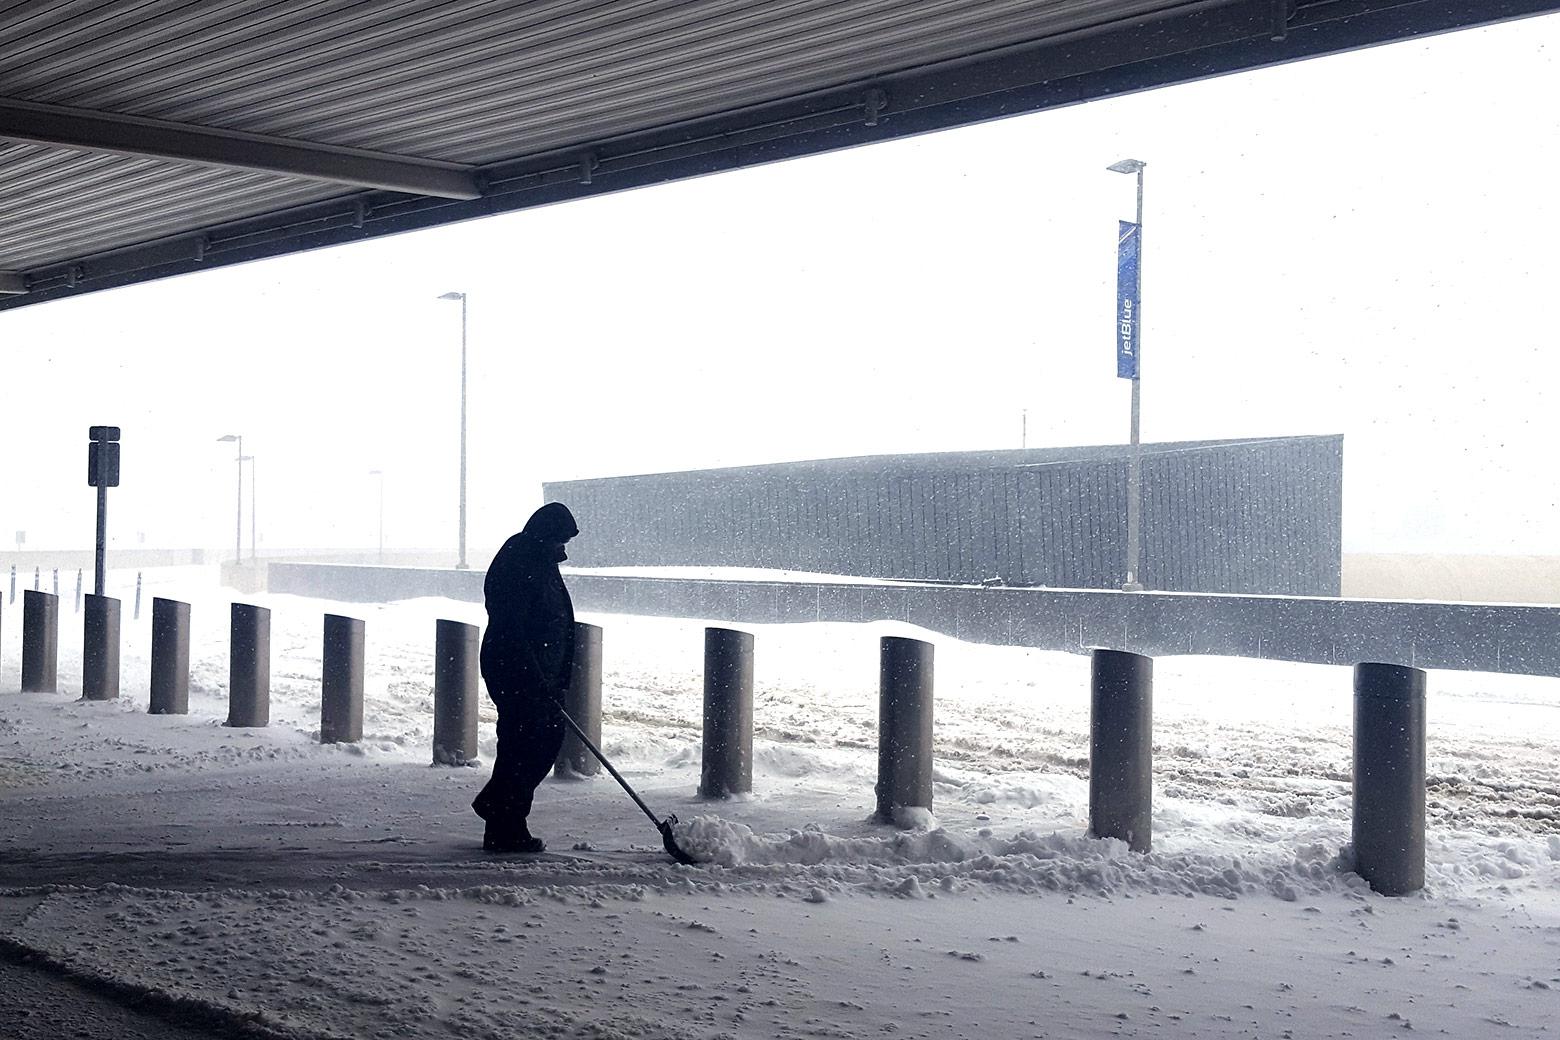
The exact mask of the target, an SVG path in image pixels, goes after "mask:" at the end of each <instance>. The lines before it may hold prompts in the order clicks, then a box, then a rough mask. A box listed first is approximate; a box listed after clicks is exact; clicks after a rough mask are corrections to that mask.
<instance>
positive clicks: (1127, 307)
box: [1116, 220, 1143, 379]
mask: <svg viewBox="0 0 1560 1040" xmlns="http://www.w3.org/2000/svg"><path fill="white" fill-rule="evenodd" d="M1142 230H1143V227H1142V225H1141V224H1134V223H1132V222H1131V221H1130V220H1123V221H1121V228H1120V237H1119V242H1118V244H1117V247H1116V375H1117V377H1118V378H1121V379H1136V378H1137V377H1138V343H1139V336H1138V321H1139V314H1138V312H1139V310H1140V309H1141V303H1140V301H1139V300H1138V259H1139V257H1138V249H1139V246H1140V243H1141V242H1142V238H1141V233H1142Z"/></svg>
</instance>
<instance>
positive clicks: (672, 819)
mask: <svg viewBox="0 0 1560 1040" xmlns="http://www.w3.org/2000/svg"><path fill="white" fill-rule="evenodd" d="M553 707H555V708H557V709H558V714H559V715H561V716H562V717H563V721H564V722H567V723H568V724H569V728H570V729H572V730H573V731H574V735H575V736H576V737H579V738H580V743H582V744H584V745H585V746H586V747H588V748H590V753H591V754H593V755H595V756H596V760H597V761H599V762H600V763H601V764H602V765H604V766H606V767H607V772H609V773H611V774H612V779H614V780H616V781H617V782H618V783H619V784H621V785H622V787H623V790H625V791H627V792H628V796H629V797H630V798H632V799H633V800H634V804H635V805H637V806H639V808H640V809H642V810H643V811H644V814H645V815H646V816H648V817H650V822H651V823H653V824H655V829H656V830H658V831H660V832H661V844H662V845H664V846H666V851H667V852H668V853H670V854H671V857H672V858H673V859H675V860H676V861H677V862H679V863H686V864H687V865H688V866H690V867H696V866H698V865H699V860H696V859H694V858H693V857H692V856H690V855H688V853H686V852H684V851H683V850H682V848H681V847H680V846H679V845H678V844H677V838H676V837H675V836H674V835H673V834H672V827H674V826H675V825H676V823H677V816H676V815H675V814H673V815H671V816H668V817H667V818H666V819H664V820H658V819H656V818H655V813H653V812H651V811H650V807H649V806H648V805H646V804H645V800H644V799H643V798H641V797H639V795H638V793H637V792H635V790H634V789H633V788H632V787H630V786H628V781H627V780H624V779H623V774H622V773H619V772H618V771H617V770H616V769H613V768H612V763H611V762H608V761H607V756H606V755H603V754H602V753H601V749H600V748H599V747H597V746H596V745H595V744H593V743H591V739H590V738H589V737H587V736H586V735H585V731H584V730H582V729H580V726H579V723H577V722H575V721H574V720H573V719H571V718H570V717H569V713H568V712H566V711H564V710H563V705H561V704H559V703H558V702H557V701H553Z"/></svg>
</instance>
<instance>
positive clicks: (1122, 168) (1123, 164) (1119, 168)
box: [1105, 159, 1148, 173]
mask: <svg viewBox="0 0 1560 1040" xmlns="http://www.w3.org/2000/svg"><path fill="white" fill-rule="evenodd" d="M1147 165H1148V163H1146V162H1144V161H1143V160H1141V159H1123V160H1121V161H1120V162H1113V163H1111V164H1110V165H1109V166H1107V167H1105V168H1106V169H1107V170H1109V171H1110V172H1111V173H1137V172H1139V171H1140V170H1142V169H1143V167H1145V166H1147Z"/></svg>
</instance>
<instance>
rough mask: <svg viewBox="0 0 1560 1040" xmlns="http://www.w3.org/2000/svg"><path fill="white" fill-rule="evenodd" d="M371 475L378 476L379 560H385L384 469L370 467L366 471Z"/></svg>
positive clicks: (382, 561) (381, 561)
mask: <svg viewBox="0 0 1560 1040" xmlns="http://www.w3.org/2000/svg"><path fill="white" fill-rule="evenodd" d="M368 475H369V476H371V477H378V478H379V562H380V563H384V562H385V471H384V470H382V469H371V470H369V471H368Z"/></svg>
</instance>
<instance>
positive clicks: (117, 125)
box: [0, 98, 482, 199]
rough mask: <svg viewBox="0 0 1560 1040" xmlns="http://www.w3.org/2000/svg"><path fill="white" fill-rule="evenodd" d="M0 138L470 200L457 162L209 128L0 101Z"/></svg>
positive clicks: (473, 186) (467, 174) (465, 174)
mask: <svg viewBox="0 0 1560 1040" xmlns="http://www.w3.org/2000/svg"><path fill="white" fill-rule="evenodd" d="M0 138H6V139H9V140H12V141H26V142H28V143H30V144H41V145H47V146H50V147H56V148H74V149H78V150H80V151H85V152H112V153H114V154H116V155H139V156H143V157H145V158H150V159H167V160H170V161H172V162H186V163H196V164H198V165H202V166H226V167H231V168H233V169H239V170H254V171H256V172H259V173H271V174H276V175H278V176H282V177H303V178H306V179H308V180H315V181H329V182H331V183H333V184H342V185H346V186H349V187H353V188H375V189H378V190H381V191H399V192H405V193H406V194H408V195H432V196H436V197H438V198H443V199H478V198H481V197H482V191H481V189H480V188H479V187H478V186H477V175H476V172H475V171H474V170H473V168H472V167H470V166H464V165H462V164H460V163H446V162H435V161H432V160H428V159H408V158H405V157H403V156H399V155H387V154H385V153H383V152H371V151H365V150H363V149H359V148H338V147H335V146H332V145H323V144H313V143H310V142H308V141H295V140H292V139H290V138H285V137H268V136H265V135H263V134H246V133H240V132H238V131H234V130H215V129H212V128H211V127H206V126H192V125H190V124H188V123H171V122H167V121H166V120H162V119H146V118H143V117H141V116H126V115H119V114H117V113H112V112H94V111H92V110H91V109H85V108H68V107H66V106H64V105H41V104H37V103H36V102H31V101H14V100H11V99H9V98H0Z"/></svg>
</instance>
